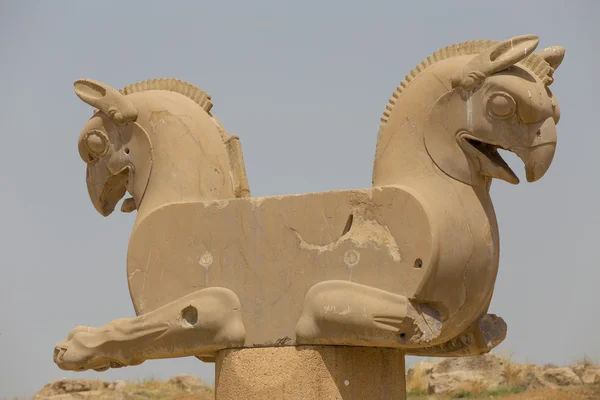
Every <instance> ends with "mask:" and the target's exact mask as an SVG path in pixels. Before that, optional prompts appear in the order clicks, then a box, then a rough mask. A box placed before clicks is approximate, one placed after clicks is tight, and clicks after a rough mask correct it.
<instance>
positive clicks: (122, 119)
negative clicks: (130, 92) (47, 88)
mask: <svg viewBox="0 0 600 400" xmlns="http://www.w3.org/2000/svg"><path fill="white" fill-rule="evenodd" d="M74 86H75V94H76V95H77V97H79V98H80V99H81V100H82V101H83V102H84V103H87V104H89V105H90V106H92V107H96V108H97V109H98V110H100V111H102V112H104V113H105V114H106V115H108V116H109V117H110V118H111V119H113V120H115V121H116V122H117V123H118V124H125V123H127V122H131V121H135V120H136V119H137V109H136V108H135V106H134V105H133V103H131V101H130V100H129V99H127V98H126V97H125V95H123V94H121V93H119V92H118V91H117V90H115V89H113V88H111V87H110V86H108V85H105V84H104V83H102V82H98V81H94V80H92V79H79V80H77V81H75V84H74Z"/></svg>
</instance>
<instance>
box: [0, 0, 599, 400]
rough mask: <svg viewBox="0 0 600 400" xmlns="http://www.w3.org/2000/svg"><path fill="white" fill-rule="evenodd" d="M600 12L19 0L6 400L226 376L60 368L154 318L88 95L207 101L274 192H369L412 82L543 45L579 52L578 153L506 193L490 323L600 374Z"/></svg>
mask: <svg viewBox="0 0 600 400" xmlns="http://www.w3.org/2000/svg"><path fill="white" fill-rule="evenodd" d="M599 11H600V2H597V1H591V0H590V1H549V0H546V1H538V2H536V1H527V2H524V1H506V0H504V1H495V2H491V1H476V2H475V1H468V2H467V1H461V2H455V3H454V5H450V2H431V1H429V2H418V1H411V2H406V4H402V2H400V1H397V0H396V1H387V2H378V1H369V2H366V1H365V2H354V1H294V2H288V1H235V2H234V1H222V2H218V1H211V2H204V1H195V2H191V1H190V2H181V1H179V2H178V1H169V2H166V1H163V2H157V1H144V2H142V1H138V2H133V1H130V2H124V1H106V0H104V1H97V2H90V1H53V2H50V1H48V2H41V1H39V2H32V1H29V2H28V1H6V0H2V1H0V57H1V59H0V60H1V62H0V87H1V90H2V92H1V95H0V132H1V135H2V137H3V138H4V139H3V140H4V147H3V148H4V151H3V153H2V156H1V157H0V168H1V171H2V180H1V181H0V182H1V191H2V192H1V194H2V195H1V196H0V209H1V210H2V211H1V213H2V214H1V215H2V219H1V221H0V239H1V243H2V245H1V246H2V247H1V249H2V260H1V261H0V263H1V264H0V265H1V266H0V272H1V274H0V354H1V359H2V361H1V362H0V398H2V396H13V395H31V394H33V393H34V392H35V391H37V390H39V389H40V388H41V387H42V386H43V384H44V383H46V382H48V381H50V380H52V379H57V378H60V377H96V376H97V377H100V378H102V379H106V380H112V379H128V378H138V377H139V378H143V377H148V376H156V377H163V378H167V377H169V376H172V375H176V374H180V373H189V374H197V375H200V376H201V377H202V378H205V379H206V380H208V381H212V380H213V378H214V367H213V364H204V363H201V362H200V361H198V360H196V359H193V358H188V359H177V360H164V361H150V362H146V363H144V364H142V365H141V366H138V367H131V368H122V369H117V370H111V371H108V372H105V373H94V372H86V373H81V374H78V373H67V372H64V371H61V370H59V369H58V367H56V366H55V365H54V363H53V362H52V351H53V346H54V344H55V343H56V342H58V341H60V340H62V339H63V338H64V337H65V336H66V334H67V333H68V332H69V330H70V329H71V328H72V327H74V326H75V325H92V326H98V325H101V324H104V323H106V322H108V321H110V320H112V319H115V318H118V317H128V316H133V315H134V312H133V307H132V305H131V301H130V298H129V292H128V289H127V277H126V272H125V257H126V249H127V241H128V238H129V234H130V229H131V227H132V223H133V220H134V217H135V215H133V214H132V215H127V214H120V213H117V212H116V213H115V214H114V215H112V216H111V217H110V218H106V219H105V218H102V217H101V216H100V215H99V214H98V213H97V212H96V211H95V210H94V208H93V206H92V204H91V202H90V201H89V199H88V195H87V191H86V187H85V165H84V163H83V162H82V161H81V159H80V158H79V155H78V153H77V147H76V143H77V137H78V134H79V131H80V129H81V127H82V126H83V124H84V123H85V122H86V121H87V119H88V118H89V117H90V115H91V111H92V110H91V108H90V107H89V106H88V105H86V104H84V103H82V102H81V101H80V100H79V99H78V98H77V97H76V96H75V94H74V93H73V86H72V83H73V81H74V80H76V79H78V78H84V77H88V78H93V79H97V80H100V81H103V82H105V83H107V84H109V85H111V86H113V87H115V88H120V87H122V86H125V85H127V84H130V83H133V82H137V81H140V80H143V79H148V78H155V77H174V78H180V79H185V80H188V81H189V82H191V83H193V84H195V85H197V86H199V87H201V88H203V89H205V90H206V91H208V92H209V93H210V94H211V95H212V96H213V101H214V104H215V107H214V109H213V110H214V112H215V114H216V115H217V116H218V117H219V118H220V119H221V121H222V122H223V124H224V125H225V127H226V128H227V130H228V131H229V132H230V133H234V134H237V135H239V136H240V137H241V139H242V143H243V146H244V155H245V159H246V167H247V171H248V175H249V180H250V185H251V189H252V194H253V195H254V196H265V195H272V194H283V193H300V192H311V191H325V190H330V189H350V188H363V187H369V186H370V184H371V168H372V162H373V156H374V151H375V139H376V132H377V127H378V124H379V118H380V116H381V113H382V112H383V109H384V107H385V105H386V103H387V101H388V98H389V97H390V95H391V93H392V91H393V90H394V88H395V87H396V85H397V84H398V83H399V82H400V81H401V80H402V78H403V77H404V76H405V75H406V73H407V72H408V71H410V70H411V69H412V68H413V67H414V66H415V65H416V64H417V63H419V62H420V61H421V60H422V59H423V58H425V57H427V56H428V55H429V54H431V53H432V52H434V51H435V50H437V49H438V48H440V47H443V46H446V45H450V44H453V43H456V42H460V41H464V40H472V39H493V40H500V39H506V38H509V37H511V36H516V35H521V34H528V33H534V34H537V35H539V36H540V38H541V43H540V49H541V48H543V47H546V46H551V45H562V46H565V47H566V48H567V52H566V58H565V61H564V63H563V65H562V66H561V67H560V69H559V70H558V71H557V72H556V74H555V78H556V82H555V83H554V84H553V86H552V90H553V91H554V93H555V94H556V96H557V99H558V101H559V103H560V106H561V110H562V119H561V121H560V124H559V125H558V131H559V140H558V149H557V154H556V158H555V161H554V164H553V166H552V167H551V168H550V171H549V173H548V174H547V175H546V176H545V177H544V178H543V179H542V180H541V181H540V182H538V183H535V184H527V183H522V184H521V185H519V186H512V185H509V184H505V183H503V182H495V183H494V184H493V189H492V195H493V200H494V203H495V206H496V210H497V214H498V218H499V222H500V237H501V243H502V248H501V265H500V274H499V277H498V281H497V285H496V292H495V297H494V299H493V302H492V305H491V308H490V312H493V313H497V314H498V315H501V316H502V317H503V318H504V319H505V320H506V321H507V323H508V326H509V331H508V337H507V339H506V341H505V342H504V343H503V344H502V345H501V346H500V348H499V351H501V352H513V353H514V355H515V359H516V360H517V361H528V362H536V363H547V362H553V363H566V362H570V361H572V360H574V359H577V358H581V357H582V356H583V355H585V354H587V355H588V356H591V357H593V358H596V359H600V340H599V339H598V338H599V337H600V333H599V331H600V318H598V317H599V315H598V314H599V311H598V306H599V305H600V268H599V262H598V258H599V257H598V253H597V250H598V247H599V246H600V245H599V244H598V242H599V239H600V235H599V234H598V232H599V228H600V215H599V214H598V204H600V202H599V200H600V190H599V187H600V184H599V179H598V173H597V171H598V168H599V167H598V162H597V160H598V149H599V148H600V131H599V129H598V126H599V124H598V121H596V117H598V116H599V115H600V113H599V112H598V110H596V108H597V104H596V102H597V101H598V93H599V92H598V90H599V89H600V88H599V87H598V86H599V85H598V82H599V78H598V70H599V65H600V57H599V56H598V51H600V46H599V39H600V35H599V28H598V22H597V21H598V18H599V17H600V12H599ZM508 161H509V163H511V165H512V166H513V167H515V168H514V169H515V171H517V173H518V174H519V175H520V176H521V177H523V176H524V173H523V168H522V164H521V163H520V161H519V160H518V159H517V158H516V157H508ZM522 180H523V181H524V179H522Z"/></svg>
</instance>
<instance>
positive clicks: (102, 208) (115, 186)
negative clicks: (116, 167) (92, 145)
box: [86, 160, 129, 217]
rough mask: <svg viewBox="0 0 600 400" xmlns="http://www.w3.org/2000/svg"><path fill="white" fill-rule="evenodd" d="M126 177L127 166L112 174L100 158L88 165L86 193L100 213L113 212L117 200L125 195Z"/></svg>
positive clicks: (107, 214)
mask: <svg viewBox="0 0 600 400" xmlns="http://www.w3.org/2000/svg"><path fill="white" fill-rule="evenodd" d="M128 179H129V168H128V167H125V168H124V169H123V170H121V171H120V172H119V173H117V174H115V175H113V174H112V173H111V172H110V170H109V169H108V168H107V166H106V164H105V163H104V162H103V161H102V160H99V161H97V162H96V163H94V164H90V165H88V167H87V176H86V181H87V188H88V193H89V195H90V199H91V200H92V204H93V205H94V207H95V208H96V210H97V211H98V212H99V213H100V214H101V215H103V216H105V217H107V216H109V215H110V214H111V213H112V212H113V210H114V209H115V206H116V205H117V203H118V202H119V200H121V199H122V198H123V196H125V193H126V191H127V181H128Z"/></svg>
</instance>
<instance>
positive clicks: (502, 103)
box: [488, 92, 517, 119]
mask: <svg viewBox="0 0 600 400" xmlns="http://www.w3.org/2000/svg"><path fill="white" fill-rule="evenodd" d="M516 110H517V103H516V102H515V100H514V99H513V98H512V97H511V96H510V95H509V94H507V93H502V92H499V93H494V94H493V95H491V96H490V98H489V99H488V113H489V114H490V115H491V116H492V117H495V118H500V119H505V118H510V117H512V116H513V115H514V113H515V111H516Z"/></svg>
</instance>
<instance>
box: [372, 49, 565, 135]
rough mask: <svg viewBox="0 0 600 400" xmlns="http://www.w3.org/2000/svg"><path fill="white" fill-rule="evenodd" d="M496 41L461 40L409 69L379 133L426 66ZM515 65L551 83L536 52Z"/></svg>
mask: <svg viewBox="0 0 600 400" xmlns="http://www.w3.org/2000/svg"><path fill="white" fill-rule="evenodd" d="M496 43H498V42H496V41H492V40H473V41H467V42H461V43H457V44H453V45H451V46H447V47H444V48H442V49H439V50H438V51H436V52H435V53H433V54H432V55H430V56H429V57H427V58H426V59H425V60H423V62H421V64H419V65H417V66H416V68H415V69H413V70H412V71H410V73H409V74H408V75H406V78H404V80H403V81H402V82H400V85H398V87H397V88H396V91H395V92H394V93H393V94H392V97H391V98H390V100H389V101H388V104H387V106H386V107H385V111H384V112H383V116H382V117H381V125H379V133H381V132H382V131H383V129H385V126H386V124H387V122H388V119H389V117H390V115H391V114H392V111H393V110H394V106H395V105H396V102H397V100H398V99H399V98H400V96H401V95H402V92H404V90H405V89H406V88H407V87H408V86H409V85H410V83H411V82H412V81H413V80H414V79H415V78H416V77H417V76H418V75H419V74H420V73H421V72H423V71H424V70H425V69H427V67H429V66H431V65H433V64H435V63H437V62H438V61H442V60H446V59H448V58H452V57H458V56H464V55H471V54H479V53H481V52H483V51H484V50H486V49H487V48H488V47H490V46H492V45H494V44H496ZM517 65H519V66H521V67H524V68H525V69H527V70H528V71H529V72H531V73H532V74H534V75H535V76H537V77H538V78H540V79H541V81H542V82H543V83H544V84H545V85H546V86H547V85H550V84H551V83H552V73H553V72H554V69H553V68H552V67H551V66H550V65H549V64H548V63H547V62H546V61H545V60H544V59H543V58H541V57H539V56H537V55H536V54H530V55H529V56H528V57H527V58H525V59H524V60H522V61H521V62H519V63H518V64H517Z"/></svg>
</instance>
